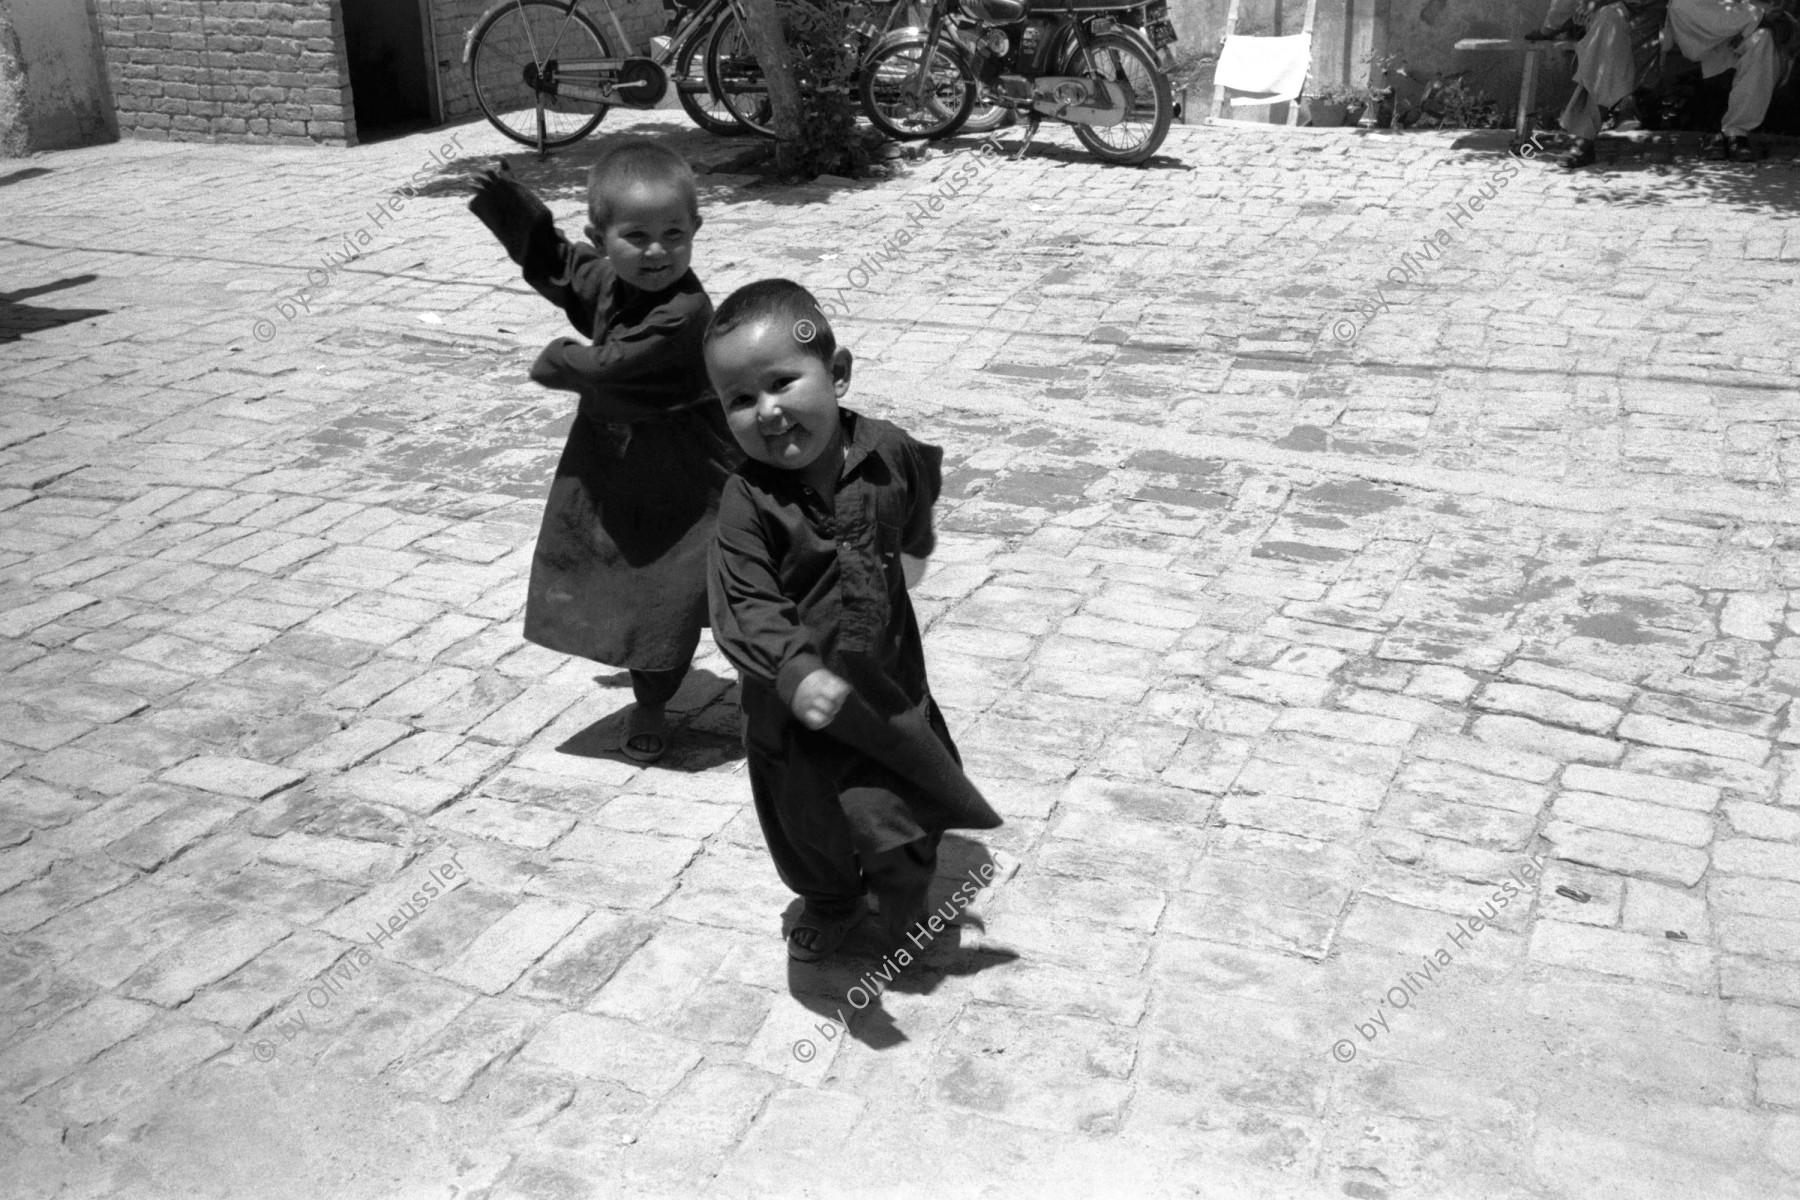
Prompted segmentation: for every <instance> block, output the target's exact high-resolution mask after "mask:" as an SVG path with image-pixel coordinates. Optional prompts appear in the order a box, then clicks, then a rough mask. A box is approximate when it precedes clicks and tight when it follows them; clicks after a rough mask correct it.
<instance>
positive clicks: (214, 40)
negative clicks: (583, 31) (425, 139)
mask: <svg viewBox="0 0 1800 1200" xmlns="http://www.w3.org/2000/svg"><path fill="white" fill-rule="evenodd" d="M399 2H401V3H408V2H411V0H399ZM93 3H94V7H95V13H96V17H97V19H98V23H99V27H100V36H101V40H102V45H103V50H104V54H105V58H106V67H107V73H108V74H109V75H110V76H111V80H112V90H113V95H114V99H115V101H116V103H117V106H118V119H119V132H120V133H121V134H122V135H124V136H126V137H143V138H160V139H180V140H201V139H219V140H225V141H313V142H339V143H348V144H354V143H355V141H356V121H355V114H354V109H353V107H352V103H351V93H350V72H349V67H348V65H347V62H346V59H345V55H344V30H343V20H342V16H341V13H340V10H339V5H338V0H93ZM494 3H495V0H430V4H429V13H430V19H431V28H432V39H433V40H432V44H433V46H434V47H435V50H436V54H437V64H436V67H437V79H438V102H439V105H440V109H441V115H442V118H443V119H444V120H445V121H456V120H462V119H465V118H468V117H470V116H476V115H479V113H480V109H479V107H478V106H477V105H476V103H475V94H474V91H473V89H472V88H471V87H470V86H469V75H468V68H467V67H465V66H464V65H463V61H462V51H463V41H464V39H465V38H466V37H467V36H468V33H469V30H470V29H472V28H473V27H474V26H475V23H476V21H477V20H478V19H479V18H480V17H481V15H482V14H483V13H485V12H486V11H487V10H488V9H489V8H490V7H492V6H493V4H494ZM605 3H610V4H611V6H612V10H613V12H614V13H616V14H617V15H618V18H619V24H620V25H622V26H623V27H624V29H625V34H626V36H627V38H628V39H630V43H631V44H630V46H628V47H619V46H614V47H613V49H614V52H615V53H626V52H640V53H641V52H644V51H646V50H647V49H648V47H649V42H650V38H651V36H652V35H654V34H658V33H661V32H663V30H664V28H665V27H666V26H667V24H668V14H667V12H666V11H665V10H664V8H663V6H662V3H661V0H582V8H583V11H585V12H587V13H588V15H589V16H591V17H592V18H593V19H594V22H595V24H597V25H598V26H599V27H600V30H601V32H602V33H603V34H605V36H606V39H607V41H608V42H609V43H611V42H615V41H617V40H618V39H617V34H616V32H615V31H614V29H613V25H612V22H611V21H609V20H607V19H606V15H605V8H604V6H603V5H604V4H605Z"/></svg>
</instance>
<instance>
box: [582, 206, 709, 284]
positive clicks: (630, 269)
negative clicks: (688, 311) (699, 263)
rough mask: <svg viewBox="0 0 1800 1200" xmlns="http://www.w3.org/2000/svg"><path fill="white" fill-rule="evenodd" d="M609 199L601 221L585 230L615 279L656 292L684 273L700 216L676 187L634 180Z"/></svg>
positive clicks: (692, 248) (698, 226)
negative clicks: (600, 226) (601, 224)
mask: <svg viewBox="0 0 1800 1200" xmlns="http://www.w3.org/2000/svg"><path fill="white" fill-rule="evenodd" d="M609 200H610V203H609V204H608V205H607V217H606V227H605V228H604V229H596V228H595V227H594V226H592V225H590V226H588V230H587V234H588V237H589V239H591V240H592V241H593V243H594V244H595V245H596V246H598V247H599V248H600V252H601V253H602V254H604V255H606V258H607V261H608V262H610V263H612V266H613V270H615V271H617V272H618V273H619V278H620V279H623V280H624V281H625V282H626V283H629V284H630V285H631V286H632V287H635V288H642V289H643V290H644V291H646V292H660V291H662V290H663V289H664V288H666V287H670V286H672V285H673V284H674V283H675V281H676V280H678V279H680V278H681V277H682V276H683V275H685V274H687V269H688V262H689V260H691V259H692V258H693V256H694V234H695V233H696V232H697V231H698V230H699V228H700V220H699V218H698V217H696V216H695V215H694V212H693V210H692V208H691V207H690V206H689V203H688V199H687V197H685V196H684V195H682V193H681V190H680V189H679V188H677V187H675V186H673V185H672V184H659V183H650V182H634V183H631V184H628V185H626V186H625V187H624V188H623V189H621V190H620V191H619V193H618V194H617V195H615V196H610V197H609Z"/></svg>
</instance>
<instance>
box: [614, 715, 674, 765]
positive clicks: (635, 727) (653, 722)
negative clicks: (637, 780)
mask: <svg viewBox="0 0 1800 1200" xmlns="http://www.w3.org/2000/svg"><path fill="white" fill-rule="evenodd" d="M633 742H636V743H637V745H635V746H634V745H632V743H633ZM668 749H669V719H668V717H667V716H665V715H664V714H663V711H662V710H661V709H660V708H658V709H648V710H646V709H645V708H644V706H643V705H641V704H635V705H633V706H632V709H631V712H630V714H629V715H627V716H626V718H625V737H624V740H622V741H621V742H620V743H619V750H620V752H621V753H622V754H624V755H625V757H626V758H629V759H631V760H632V761H633V762H640V763H644V764H645V765H649V764H650V763H653V762H655V761H656V760H657V759H659V758H661V757H662V756H663V755H664V754H665V753H667V752H668Z"/></svg>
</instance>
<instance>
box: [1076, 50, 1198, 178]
mask: <svg viewBox="0 0 1800 1200" xmlns="http://www.w3.org/2000/svg"><path fill="white" fill-rule="evenodd" d="M1088 55H1089V57H1087V58H1084V57H1083V55H1082V52H1081V48H1080V47H1079V46H1077V47H1075V48H1074V50H1072V51H1071V52H1070V54H1069V57H1068V59H1067V60H1066V61H1065V62H1064V64H1063V74H1065V75H1082V76H1086V77H1088V78H1095V79H1100V80H1102V81H1104V82H1105V83H1106V84H1107V85H1108V86H1109V87H1110V86H1117V87H1121V88H1123V89H1124V91H1125V106H1126V112H1125V119H1124V120H1123V121H1121V122H1119V123H1118V124H1117V125H1076V126H1075V136H1076V137H1078V138H1080V139H1081V144H1082V145H1084V146H1086V147H1087V148H1088V153H1090V154H1092V155H1093V156H1094V157H1095V158H1097V159H1099V160H1100V161H1102V162H1109V163H1118V164H1120V165H1122V166H1136V165H1138V164H1139V163H1142V162H1145V161H1147V160H1148V159H1149V158H1150V156H1151V155H1153V154H1155V153H1156V152H1157V150H1158V149H1160V148H1161V146H1162V144H1163V139H1164V138H1166V137H1168V136H1169V123H1170V122H1171V121H1173V120H1174V119H1175V97H1174V95H1173V93H1172V92H1171V91H1170V90H1169V77H1168V76H1167V75H1165V74H1163V69H1162V67H1161V65H1160V64H1158V63H1157V61H1156V59H1155V58H1154V57H1153V56H1152V55H1150V54H1149V53H1147V52H1146V51H1145V49H1144V47H1143V46H1142V45H1140V44H1139V43H1138V42H1137V40H1136V39H1134V38H1129V37H1126V36H1125V35H1123V34H1119V33H1103V34H1101V35H1100V36H1098V37H1094V38H1089V39H1088Z"/></svg>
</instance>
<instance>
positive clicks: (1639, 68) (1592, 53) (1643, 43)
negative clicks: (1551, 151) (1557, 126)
mask: <svg viewBox="0 0 1800 1200" xmlns="http://www.w3.org/2000/svg"><path fill="white" fill-rule="evenodd" d="M1697 2H1699V3H1708V2H1709V0H1697ZM1668 3H1669V0H1618V2H1617V3H1613V4H1602V5H1598V6H1594V5H1590V4H1581V3H1580V2H1579V0H1551V5H1550V13H1549V15H1548V16H1546V17H1545V18H1544V28H1543V29H1540V30H1538V31H1537V35H1536V36H1533V35H1527V36H1528V37H1532V40H1543V39H1544V38H1547V37H1554V36H1558V35H1561V34H1563V33H1565V32H1569V31H1570V30H1571V29H1572V28H1573V27H1574V26H1575V25H1578V24H1583V23H1585V25H1586V27H1587V31H1586V34H1585V36H1583V37H1582V39H1581V44H1580V45H1578V46H1576V47H1575V91H1574V92H1573V94H1571V95H1570V96H1569V103H1568V104H1567V105H1566V106H1564V108H1563V111H1562V127H1563V128H1564V129H1566V130H1568V131H1569V132H1570V133H1572V134H1574V135H1575V146H1574V148H1573V149H1572V150H1570V151H1569V152H1568V153H1567V154H1565V155H1563V156H1562V158H1561V159H1559V160H1558V161H1559V162H1560V163H1561V164H1562V165H1563V166H1565V167H1568V168H1571V169H1573V168H1575V167H1585V166H1587V165H1589V164H1590V163H1592V162H1593V161H1594V143H1595V141H1596V140H1597V139H1598V138H1599V136H1600V124H1601V122H1602V121H1604V120H1605V119H1606V116H1607V114H1608V113H1610V112H1611V111H1612V110H1613V109H1614V108H1617V107H1618V106H1619V105H1620V104H1622V103H1624V101H1625V99H1626V98H1627V97H1628V96H1630V95H1631V94H1632V93H1633V92H1635V91H1637V90H1638V87H1639V86H1640V85H1641V84H1642V82H1643V80H1644V77H1645V76H1646V75H1647V74H1648V73H1649V70H1650V68H1651V66H1653V65H1654V63H1655V61H1656V52H1657V45H1658V34H1659V33H1660V31H1661V29H1662V26H1663V16H1664V13H1665V11H1666V9H1667V7H1668ZM1588 8H1591V9H1592V10H1593V11H1592V12H1590V13H1589V14H1588V15H1587V17H1586V19H1585V22H1584V21H1583V19H1582V17H1581V12H1580V10H1582V9H1588Z"/></svg>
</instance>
